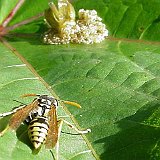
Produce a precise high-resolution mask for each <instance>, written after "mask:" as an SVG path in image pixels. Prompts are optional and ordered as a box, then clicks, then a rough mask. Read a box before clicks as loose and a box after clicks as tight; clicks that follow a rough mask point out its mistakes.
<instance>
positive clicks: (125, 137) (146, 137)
mask: <svg viewBox="0 0 160 160" xmlns="http://www.w3.org/2000/svg"><path fill="white" fill-rule="evenodd" d="M159 106H160V105H159V104H158V103H157V104H148V105H146V106H144V107H143V108H141V109H140V110H138V111H137V112H136V114H134V115H132V116H130V117H127V118H124V119H122V120H121V121H119V122H117V123H116V124H118V127H119V128H120V129H121V131H120V132H118V133H117V134H115V135H111V136H109V137H105V138H103V139H100V140H98V141H96V142H95V143H103V144H104V150H105V151H104V152H103V153H102V154H101V155H100V158H101V159H102V160H149V159H150V160H151V159H154V160H158V159H160V154H159V147H160V143H159V140H160V127H159V126H160V124H154V120H153V121H150V122H147V121H148V120H149V119H151V117H152V115H153V114H154V113H156V114H157V115H158V113H159V115H160V109H159ZM157 111H158V112H157ZM157 118H159V117H157ZM155 120H157V119H155ZM116 124H115V125H116Z"/></svg>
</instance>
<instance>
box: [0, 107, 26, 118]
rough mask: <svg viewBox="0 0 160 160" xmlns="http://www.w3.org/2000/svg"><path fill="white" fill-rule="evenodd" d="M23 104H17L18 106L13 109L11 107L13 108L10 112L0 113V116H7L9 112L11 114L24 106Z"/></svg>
mask: <svg viewBox="0 0 160 160" xmlns="http://www.w3.org/2000/svg"><path fill="white" fill-rule="evenodd" d="M25 106H26V105H23V106H19V107H16V108H15V109H13V110H12V111H10V112H5V113H1V114H0V117H6V116H9V115H11V114H13V113H16V112H17V111H18V110H20V109H22V108H24V107H25Z"/></svg>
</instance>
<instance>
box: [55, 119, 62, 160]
mask: <svg viewBox="0 0 160 160" xmlns="http://www.w3.org/2000/svg"><path fill="white" fill-rule="evenodd" d="M62 125H63V120H58V140H57V144H56V160H58V159H59V138H60V135H61V131H62Z"/></svg>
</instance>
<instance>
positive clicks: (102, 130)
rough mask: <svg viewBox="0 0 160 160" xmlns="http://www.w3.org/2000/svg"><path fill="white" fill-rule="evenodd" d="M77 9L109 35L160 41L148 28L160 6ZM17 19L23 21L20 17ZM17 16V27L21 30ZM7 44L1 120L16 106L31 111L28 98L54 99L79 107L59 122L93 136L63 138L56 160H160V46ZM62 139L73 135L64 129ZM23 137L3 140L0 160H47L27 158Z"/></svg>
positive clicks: (102, 4)
mask: <svg viewBox="0 0 160 160" xmlns="http://www.w3.org/2000/svg"><path fill="white" fill-rule="evenodd" d="M91 2H92V3H91ZM149 2H150V3H149ZM148 3H149V4H151V5H147V4H148ZM26 5H27V6H26V7H29V8H30V7H31V6H28V4H26ZM75 5H76V8H87V9H96V10H97V11H98V13H99V14H100V15H101V17H102V18H103V19H104V21H105V22H106V24H107V25H108V26H109V30H110V33H111V35H114V36H117V37H123V38H126V37H129V38H136V39H145V37H146V35H147V34H148V35H149V34H150V35H152V36H151V38H148V39H150V40H158V36H159V35H158V34H155V30H154V31H153V32H152V31H151V30H150V29H151V28H150V26H149V21H152V22H153V21H154V20H155V19H156V18H155V17H156V15H158V13H157V12H158V3H154V2H152V1H149V0H146V1H145V2H144V1H138V2H137V1H130V0H128V1H120V0H114V1H102V0H100V1H98V2H97V1H91V0H87V1H86V0H85V1H83V0H81V1H79V0H77V1H75ZM142 8H143V9H146V10H147V9H149V11H150V12H149V11H148V10H147V12H146V14H147V15H149V18H148V16H142V17H141V16H140V15H138V13H139V11H141V12H143V11H146V10H143V9H142ZM39 9H40V8H39ZM140 9H142V10H140ZM31 10H32V9H31ZM39 11H40V10H39ZM118 12H119V14H117V13H118ZM37 13H38V12H37ZM22 14H24V15H23V16H24V17H25V13H22ZM27 15H29V13H27ZM19 16H20V15H17V17H16V18H15V19H14V21H15V22H19V21H18V19H19V18H20V17H19ZM107 17H108V18H107ZM137 17H138V18H137ZM146 17H147V18H146ZM141 18H142V19H143V18H144V21H142V19H141ZM108 19H109V20H108ZM144 22H145V23H144ZM11 23H13V22H11ZM39 23H41V24H43V21H42V20H40V21H39V22H38V21H36V22H34V23H31V24H30V25H27V29H25V28H24V32H26V30H27V32H28V31H29V29H30V30H31V32H32V31H33V30H32V27H33V26H37V25H38V24H39ZM138 23H139V24H141V23H142V24H143V25H144V26H145V31H142V32H143V33H141V34H139V33H138V31H137V30H136V28H134V27H135V26H136V24H138ZM157 24H158V23H157ZM151 26H152V25H151ZM138 27H139V25H138ZM19 29H20V28H19ZM141 29H142V30H143V28H141ZM19 31H20V30H19ZM19 31H15V33H16V32H19ZM21 31H23V30H21ZM33 32H37V30H36V31H33ZM156 32H157V33H158V32H159V30H156ZM22 33H23V32H22ZM39 33H43V32H42V31H41V30H40V31H39ZM144 35H145V36H144ZM8 42H9V43H7V46H6V45H4V44H1V46H0V50H1V52H0V56H1V57H0V58H1V60H2V61H1V62H0V66H1V78H0V82H1V83H0V84H1V86H2V87H1V92H0V95H1V101H0V105H1V106H3V107H1V108H0V113H1V112H6V111H9V110H10V109H11V108H12V107H15V106H17V103H16V102H13V101H12V100H13V99H17V100H19V101H22V102H24V103H27V104H28V103H30V102H31V101H32V99H23V100H21V99H20V98H19V96H20V95H22V94H24V93H28V92H29V93H38V94H39V93H40V94H41V93H45V94H53V95H55V96H58V97H60V99H64V100H71V101H76V102H78V103H79V104H81V106H82V109H75V108H73V107H69V106H68V110H67V109H65V110H62V108H59V111H58V115H60V116H69V117H66V118H65V119H67V120H68V121H72V123H74V125H76V126H78V127H79V128H82V129H85V128H91V130H92V132H91V133H89V134H87V135H85V136H82V137H81V136H73V135H67V134H62V135H61V137H60V160H63V159H64V160H65V159H66V160H68V159H73V160H82V159H83V160H85V159H86V160H94V159H97V160H99V159H101V160H106V159H109V160H112V159H118V160H131V159H145V160H147V159H159V158H160V152H159V150H160V143H159V140H160V138H159V135H160V110H159V104H160V103H159V96H160V89H159V88H160V78H159V76H160V73H159V68H160V54H159V53H160V47H159V43H157V44H154V43H150V42H142V41H141V42H140V41H136V40H135V41H127V40H123V39H119V40H115V39H108V40H106V41H104V42H103V43H100V44H94V45H76V44H71V45H58V46H54V45H44V44H43V43H42V42H41V39H40V38H37V37H36V36H35V37H34V36H33V38H32V39H31V38H25V39H23V40H22V39H18V38H17V37H15V38H14V39H12V38H10V39H8ZM8 45H10V46H8ZM27 61H28V62H29V64H28V62H27ZM24 64H25V65H24ZM7 66H8V67H7ZM10 66H11V67H10ZM32 67H33V68H34V69H35V70H34V69H33V68H32ZM37 73H38V74H39V75H40V76H41V78H40V77H39V75H37ZM36 77H38V78H39V79H37V78H36ZM21 79H22V80H21ZM45 86H46V87H47V88H45ZM6 102H7V103H6ZM3 121H4V120H3ZM4 123H6V122H4ZM4 123H2V124H4ZM0 124H1V122H0ZM2 127H3V126H2ZM2 127H1V128H2ZM63 131H65V132H72V130H71V129H70V128H69V129H68V127H66V126H65V125H64V127H63ZM23 132H24V130H23V128H21V129H20V130H18V131H17V134H15V133H12V132H8V133H6V135H4V137H3V138H0V143H1V144H2V145H1V146H0V149H1V152H2V154H0V159H8V160H11V159H13V160H16V159H19V157H23V159H24V160H25V159H26V160H27V159H40V158H41V159H52V157H51V154H50V152H49V151H48V150H46V149H44V148H42V150H41V151H40V153H38V154H37V155H32V153H31V152H32V150H31V149H30V146H31V145H30V144H29V142H27V136H26V134H25V133H23ZM72 133H73V132H72ZM8 146H11V148H9V147H8ZM53 151H54V152H55V150H54V149H53Z"/></svg>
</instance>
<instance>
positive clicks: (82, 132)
mask: <svg viewBox="0 0 160 160" xmlns="http://www.w3.org/2000/svg"><path fill="white" fill-rule="evenodd" d="M61 121H63V122H64V123H66V124H67V125H68V126H69V127H70V128H72V129H74V130H75V131H76V132H77V133H79V134H87V133H89V132H91V129H89V128H88V129H86V130H79V129H78V128H76V127H75V126H74V125H73V124H71V123H69V122H68V121H66V120H64V119H61Z"/></svg>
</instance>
